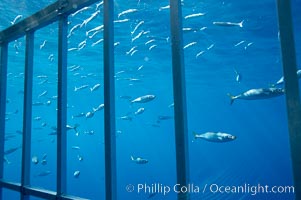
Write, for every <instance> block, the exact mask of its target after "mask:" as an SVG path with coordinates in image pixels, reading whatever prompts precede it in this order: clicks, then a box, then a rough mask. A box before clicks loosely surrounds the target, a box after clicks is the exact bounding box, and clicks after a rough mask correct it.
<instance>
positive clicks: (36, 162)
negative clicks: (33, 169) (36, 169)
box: [31, 156, 39, 165]
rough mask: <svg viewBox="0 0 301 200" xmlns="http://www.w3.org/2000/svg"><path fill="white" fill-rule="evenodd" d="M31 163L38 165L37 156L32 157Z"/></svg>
mask: <svg viewBox="0 0 301 200" xmlns="http://www.w3.org/2000/svg"><path fill="white" fill-rule="evenodd" d="M31 162H32V163H33V164H35V165H36V164H38V163H39V158H38V157H37V156H33V157H32V158H31Z"/></svg>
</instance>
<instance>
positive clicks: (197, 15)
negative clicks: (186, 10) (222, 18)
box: [184, 13, 205, 19]
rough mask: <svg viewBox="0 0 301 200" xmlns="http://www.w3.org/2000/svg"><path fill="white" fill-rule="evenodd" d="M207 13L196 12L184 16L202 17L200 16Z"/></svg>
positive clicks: (186, 17)
mask: <svg viewBox="0 0 301 200" xmlns="http://www.w3.org/2000/svg"><path fill="white" fill-rule="evenodd" d="M204 15H205V13H195V14H190V15H186V16H185V17H184V19H189V18H193V17H200V16H204Z"/></svg>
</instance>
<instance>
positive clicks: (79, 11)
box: [71, 6, 90, 17]
mask: <svg viewBox="0 0 301 200" xmlns="http://www.w3.org/2000/svg"><path fill="white" fill-rule="evenodd" d="M88 9H90V7H88V6H87V7H83V8H82V9H79V10H78V11H76V12H74V13H72V14H71V17H74V16H75V15H77V14H78V13H81V12H83V11H85V10H88Z"/></svg>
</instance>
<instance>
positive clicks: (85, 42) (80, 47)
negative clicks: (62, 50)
mask: <svg viewBox="0 0 301 200" xmlns="http://www.w3.org/2000/svg"><path fill="white" fill-rule="evenodd" d="M86 45H87V39H85V40H83V41H82V42H80V43H79V44H78V46H77V50H78V51H79V50H81V49H82V48H84V47H85V46H86Z"/></svg>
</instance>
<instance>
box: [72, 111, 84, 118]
mask: <svg viewBox="0 0 301 200" xmlns="http://www.w3.org/2000/svg"><path fill="white" fill-rule="evenodd" d="M85 115H86V113H83V112H81V113H79V114H77V115H72V119H73V118H75V117H77V118H78V117H84V116H85Z"/></svg>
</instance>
